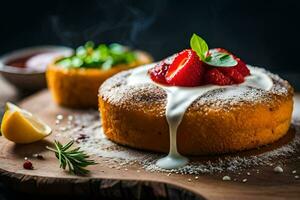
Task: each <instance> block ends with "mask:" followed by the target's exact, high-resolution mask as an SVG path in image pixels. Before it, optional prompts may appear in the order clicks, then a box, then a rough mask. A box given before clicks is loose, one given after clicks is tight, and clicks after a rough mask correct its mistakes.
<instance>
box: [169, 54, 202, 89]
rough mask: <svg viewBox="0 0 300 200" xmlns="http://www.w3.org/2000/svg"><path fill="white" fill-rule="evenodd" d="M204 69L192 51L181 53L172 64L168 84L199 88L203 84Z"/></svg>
mask: <svg viewBox="0 0 300 200" xmlns="http://www.w3.org/2000/svg"><path fill="white" fill-rule="evenodd" d="M203 74H204V67H203V65H202V62H201V61H200V58H199V57H198V55H197V54H196V52H195V51H193V50H192V49H186V50H183V51H182V52H180V53H179V54H178V55H177V56H176V57H175V59H174V61H173V63H171V65H170V67H169V70H168V71H167V74H166V82H167V83H168V84H169V85H176V86H186V87H192V86H199V85H200V84H201V82H202V77H203Z"/></svg>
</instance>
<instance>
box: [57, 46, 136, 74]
mask: <svg viewBox="0 0 300 200" xmlns="http://www.w3.org/2000/svg"><path fill="white" fill-rule="evenodd" d="M136 59H137V58H136V53H135V52H134V51H131V50H129V49H128V48H126V47H125V46H123V45H120V44H117V43H113V44H110V45H105V44H100V45H98V46H95V44H94V43H93V42H91V41H89V42H87V43H85V45H83V46H80V47H78V48H77V49H76V51H75V53H74V55H72V56H70V57H64V58H62V59H60V60H58V61H57V62H56V63H57V64H58V65H60V66H62V67H64V68H99V69H104V70H107V69H110V68H112V67H113V66H114V65H117V64H130V63H132V62H134V61H136Z"/></svg>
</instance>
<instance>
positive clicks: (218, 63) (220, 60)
mask: <svg viewBox="0 0 300 200" xmlns="http://www.w3.org/2000/svg"><path fill="white" fill-rule="evenodd" d="M210 53H211V54H210V55H209V56H208V57H206V58H205V60H204V62H205V63H207V64H208V65H211V66H215V67H233V66H236V65H237V64H238V63H237V61H236V60H235V59H234V58H233V56H232V55H230V54H228V53H223V52H217V51H210Z"/></svg>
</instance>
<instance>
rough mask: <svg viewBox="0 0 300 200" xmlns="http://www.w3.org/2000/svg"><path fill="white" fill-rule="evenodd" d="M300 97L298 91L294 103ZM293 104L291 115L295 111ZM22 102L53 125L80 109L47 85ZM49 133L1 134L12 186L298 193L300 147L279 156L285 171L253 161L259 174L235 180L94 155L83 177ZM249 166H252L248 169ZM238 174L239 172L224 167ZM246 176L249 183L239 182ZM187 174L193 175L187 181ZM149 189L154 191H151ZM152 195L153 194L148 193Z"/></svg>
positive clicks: (97, 192)
mask: <svg viewBox="0 0 300 200" xmlns="http://www.w3.org/2000/svg"><path fill="white" fill-rule="evenodd" d="M299 100H300V98H299V97H298V96H297V97H296V102H297V105H298V103H299V104H300V101H299ZM297 105H296V108H295V110H296V112H295V114H294V117H297V116H299V107H298V106H297ZM21 106H22V107H24V108H26V109H28V110H29V111H31V112H34V113H35V114H36V115H38V116H39V117H41V118H42V119H43V120H44V121H46V122H47V123H48V124H50V125H52V126H53V125H54V123H55V116H56V115H57V114H61V113H62V114H64V115H67V114H68V113H74V112H76V113H80V112H84V111H78V110H69V109H65V108H61V107H58V106H56V105H55V104H53V103H52V100H51V97H50V94H49V92H48V91H43V92H40V93H38V94H36V95H34V96H31V97H29V98H27V99H25V100H24V101H22V103H21ZM51 141H52V138H51V137H49V138H47V139H46V140H44V141H40V142H37V143H34V144H29V145H16V144H14V143H12V142H9V141H7V140H6V139H5V138H3V137H1V138H0V179H1V181H3V182H4V183H5V184H7V185H10V186H11V187H13V188H14V189H15V190H18V191H22V192H27V193H34V194H64V195H68V194H78V195H90V196H101V197H106V198H112V197H114V198H122V199H144V198H143V197H146V199H155V198H157V197H161V198H167V199H299V197H300V180H296V179H294V174H292V173H291V171H292V170H297V171H298V173H299V172H300V159H297V156H300V153H298V155H297V156H296V157H295V158H291V159H289V160H283V161H284V163H285V165H284V173H282V174H275V173H274V172H273V167H256V168H255V170H256V169H259V170H260V173H259V174H256V173H255V174H254V173H253V174H252V175H251V176H247V175H246V174H245V173H246V171H245V172H243V174H242V175H239V176H238V179H239V181H237V182H234V181H230V182H225V181H222V177H223V176H224V175H225V174H224V173H216V174H203V175H199V178H198V179H197V180H196V179H194V176H192V175H178V174H172V175H171V176H167V175H166V173H158V172H155V173H153V172H147V171H144V170H141V171H140V172H139V173H137V171H136V170H137V169H138V168H137V166H128V170H127V171H125V170H117V169H111V168H109V166H107V164H106V163H104V162H103V161H102V160H101V158H97V157H94V158H95V159H96V160H97V162H98V163H99V164H98V165H95V166H90V167H89V169H90V170H91V174H90V175H89V176H86V177H79V176H73V175H70V174H68V173H66V172H64V171H63V170H61V169H59V167H58V162H57V160H56V158H55V157H54V155H53V154H52V153H51V152H48V151H46V150H45V146H46V145H49V144H50V143H51ZM37 152H41V153H42V154H43V155H44V158H45V159H44V160H36V159H32V161H33V163H34V167H35V169H34V170H25V169H23V168H22V163H23V161H24V157H25V156H30V155H32V154H34V153H37ZM248 170H252V169H248ZM227 174H228V175H230V176H232V177H236V176H237V174H234V173H226V175H227ZM242 178H247V179H248V181H247V183H242V182H241V180H242ZM188 179H191V180H190V181H189V180H188ZM151 195H152V196H151ZM151 197H153V198H151Z"/></svg>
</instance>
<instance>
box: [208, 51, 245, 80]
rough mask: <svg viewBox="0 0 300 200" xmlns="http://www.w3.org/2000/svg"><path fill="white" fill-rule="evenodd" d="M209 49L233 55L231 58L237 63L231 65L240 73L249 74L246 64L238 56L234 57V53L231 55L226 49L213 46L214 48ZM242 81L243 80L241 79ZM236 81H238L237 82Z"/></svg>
mask: <svg viewBox="0 0 300 200" xmlns="http://www.w3.org/2000/svg"><path fill="white" fill-rule="evenodd" d="M210 51H217V52H221V53H228V54H231V55H232V56H233V58H234V59H235V60H236V61H237V63H238V64H237V65H236V66H234V67H232V68H235V69H236V70H237V71H238V72H239V73H241V74H242V75H243V76H244V77H245V76H248V75H250V71H249V69H248V67H247V65H246V64H245V62H244V61H242V60H241V59H240V58H238V57H236V56H235V55H233V54H232V53H230V52H229V51H227V50H226V49H222V48H215V49H211V50H210ZM242 82H243V81H242ZM237 83H238V82H237Z"/></svg>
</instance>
